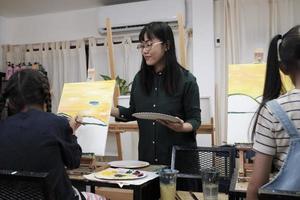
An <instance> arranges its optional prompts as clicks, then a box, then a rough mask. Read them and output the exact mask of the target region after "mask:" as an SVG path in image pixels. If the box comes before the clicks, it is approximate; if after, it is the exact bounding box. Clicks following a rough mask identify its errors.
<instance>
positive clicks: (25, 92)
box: [0, 69, 51, 114]
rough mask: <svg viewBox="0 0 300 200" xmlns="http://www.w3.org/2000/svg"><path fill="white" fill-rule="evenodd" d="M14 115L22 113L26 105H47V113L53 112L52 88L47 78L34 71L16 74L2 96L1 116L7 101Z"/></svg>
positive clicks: (0, 97)
mask: <svg viewBox="0 0 300 200" xmlns="http://www.w3.org/2000/svg"><path fill="white" fill-rule="evenodd" d="M7 100H8V104H9V109H12V112H13V113H17V112H20V111H21V110H22V109H23V108H24V107H25V106H26V105H34V104H37V105H41V106H44V104H46V107H47V112H51V95H50V86H49V81H48V78H47V76H46V75H45V74H44V73H43V72H41V71H39V70H34V69H24V70H21V71H18V72H16V73H15V74H14V75H12V76H11V78H10V79H9V81H8V83H7V86H6V88H5V90H4V92H3V94H2V95H0V114H1V113H2V111H3V109H4V107H5V104H6V101H7Z"/></svg>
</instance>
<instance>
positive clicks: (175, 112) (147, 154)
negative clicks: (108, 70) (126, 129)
mask: <svg viewBox="0 0 300 200" xmlns="http://www.w3.org/2000/svg"><path fill="white" fill-rule="evenodd" d="M182 77H183V78H182V85H181V86H180V87H179V88H178V89H177V92H176V93H175V94H172V95H168V94H167V93H166V91H165V89H164V86H163V78H164V73H163V72H159V73H155V75H154V81H153V87H152V91H151V93H150V95H148V94H146V92H145V91H144V88H143V87H142V85H141V84H140V73H138V74H137V75H136V76H135V78H134V81H133V84H132V89H131V94H130V106H129V108H124V107H121V106H119V111H120V118H121V120H122V121H133V120H136V118H134V117H132V114H133V113H136V112H157V113H163V114H168V115H172V116H177V117H179V118H180V119H182V120H184V122H188V123H190V124H191V125H192V127H193V130H192V132H189V133H179V132H175V131H173V130H171V129H169V128H168V127H166V126H164V125H162V124H160V123H158V122H156V121H152V120H142V119H137V122H138V126H139V145H138V150H139V160H143V161H147V162H149V163H151V164H165V165H170V162H171V152H172V146H173V145H181V146H196V135H195V133H196V130H197V128H198V127H199V126H200V123H201V118H200V102H199V89H198V85H197V82H196V78H195V77H194V76H193V75H192V74H191V73H190V72H188V71H187V70H182Z"/></svg>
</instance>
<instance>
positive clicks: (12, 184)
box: [0, 170, 50, 200]
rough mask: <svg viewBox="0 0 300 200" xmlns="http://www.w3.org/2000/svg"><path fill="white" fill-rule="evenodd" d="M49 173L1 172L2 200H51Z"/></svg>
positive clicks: (0, 193)
mask: <svg viewBox="0 0 300 200" xmlns="http://www.w3.org/2000/svg"><path fill="white" fill-rule="evenodd" d="M47 176H48V173H36V172H25V171H12V170H0V200H29V199H30V200H50V194H49V192H48V190H47V185H46V179H47Z"/></svg>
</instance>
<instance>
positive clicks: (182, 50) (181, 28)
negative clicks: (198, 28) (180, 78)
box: [177, 13, 187, 68]
mask: <svg viewBox="0 0 300 200" xmlns="http://www.w3.org/2000/svg"><path fill="white" fill-rule="evenodd" d="M177 21H178V32H179V52H180V53H179V54H180V61H179V62H180V64H181V65H182V66H183V67H185V68H187V64H186V48H185V34H184V32H185V31H184V26H183V21H184V19H183V15H182V14H179V13H178V14H177Z"/></svg>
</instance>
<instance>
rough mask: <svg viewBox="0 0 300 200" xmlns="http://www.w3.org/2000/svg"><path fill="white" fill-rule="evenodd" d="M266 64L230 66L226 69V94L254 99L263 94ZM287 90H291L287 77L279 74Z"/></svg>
mask: <svg viewBox="0 0 300 200" xmlns="http://www.w3.org/2000/svg"><path fill="white" fill-rule="evenodd" d="M265 73H266V64H232V65H229V68H228V75H229V77H228V94H229V95H230V94H246V95H248V96H251V97H253V98H254V99H255V98H257V97H259V96H261V95H262V94H263V88H264V82H265ZM281 77H282V80H283V84H284V86H285V88H286V89H287V90H290V89H292V88H293V85H292V83H291V80H290V78H289V77H288V76H285V75H283V74H281Z"/></svg>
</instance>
